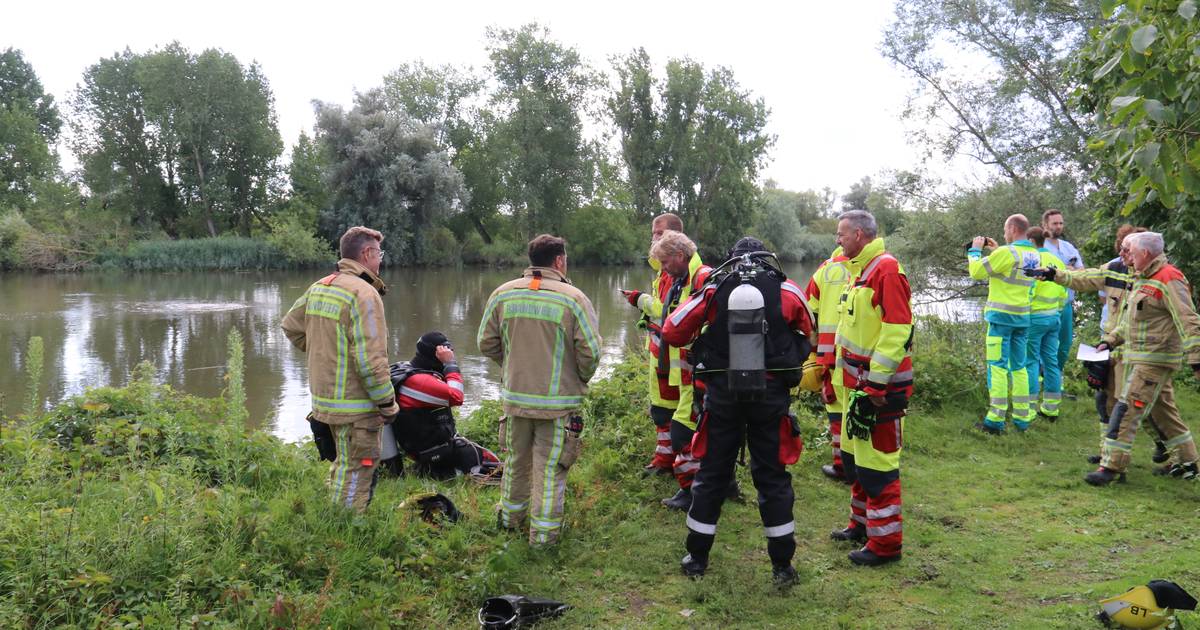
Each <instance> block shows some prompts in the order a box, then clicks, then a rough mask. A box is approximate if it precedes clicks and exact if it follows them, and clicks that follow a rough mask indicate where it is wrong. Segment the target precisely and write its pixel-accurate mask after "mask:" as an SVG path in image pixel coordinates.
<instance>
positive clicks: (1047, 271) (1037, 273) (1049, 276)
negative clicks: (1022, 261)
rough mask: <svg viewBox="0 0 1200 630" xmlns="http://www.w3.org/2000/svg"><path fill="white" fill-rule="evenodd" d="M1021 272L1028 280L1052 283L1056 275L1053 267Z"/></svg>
mask: <svg viewBox="0 0 1200 630" xmlns="http://www.w3.org/2000/svg"><path fill="white" fill-rule="evenodd" d="M1023 271H1024V273H1025V275H1026V276H1028V277H1030V278H1037V279H1039V280H1050V281H1052V282H1053V281H1054V276H1055V275H1057V274H1056V272H1055V270H1054V267H1046V268H1044V269H1025V270H1023Z"/></svg>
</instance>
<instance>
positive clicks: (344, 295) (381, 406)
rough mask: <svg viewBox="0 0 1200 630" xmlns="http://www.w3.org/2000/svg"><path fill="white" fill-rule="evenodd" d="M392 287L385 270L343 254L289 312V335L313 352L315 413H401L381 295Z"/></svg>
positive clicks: (337, 417) (368, 416)
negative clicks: (379, 272)
mask: <svg viewBox="0 0 1200 630" xmlns="http://www.w3.org/2000/svg"><path fill="white" fill-rule="evenodd" d="M386 289H387V285H385V284H384V283H383V281H382V280H380V279H379V276H377V275H375V274H373V273H371V272H370V271H369V270H368V269H367V268H366V267H364V266H362V265H361V264H359V263H358V262H357V261H354V260H351V259H348V258H343V259H341V260H339V261H338V270H337V273H333V274H330V275H328V276H326V277H324V278H322V279H320V280H318V281H317V282H315V283H313V284H312V286H310V287H308V290H306V291H305V292H304V295H301V296H300V298H299V299H298V300H296V302H295V304H293V305H292V308H291V309H290V310H289V311H288V313H287V315H286V316H285V317H284V318H283V323H282V327H283V331H284V333H285V334H286V335H287V338H288V340H289V341H291V342H292V345H294V346H296V347H297V348H299V349H300V351H302V352H304V353H305V354H306V355H307V359H308V385H309V389H310V390H311V391H312V399H313V411H314V415H315V416H316V418H317V420H319V421H321V422H324V423H325V424H331V425H338V424H350V423H354V422H358V421H362V420H372V419H375V418H378V417H379V416H380V415H381V414H382V415H388V416H390V415H394V414H395V409H396V407H395V392H394V391H393V389H392V381H391V376H390V373H389V371H388V358H387V347H388V344H387V321H386V320H385V319H384V315H383V300H382V299H381V298H380V292H381V291H385V290H386Z"/></svg>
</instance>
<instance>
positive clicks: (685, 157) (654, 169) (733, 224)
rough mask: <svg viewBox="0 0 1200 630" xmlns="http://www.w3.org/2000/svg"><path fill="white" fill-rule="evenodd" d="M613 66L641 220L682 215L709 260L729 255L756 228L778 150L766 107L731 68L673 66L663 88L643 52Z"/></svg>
mask: <svg viewBox="0 0 1200 630" xmlns="http://www.w3.org/2000/svg"><path fill="white" fill-rule="evenodd" d="M614 65H615V67H616V70H617V74H618V78H619V80H620V84H619V86H618V88H617V90H616V92H615V93H614V94H613V95H612V96H610V98H609V100H608V106H609V111H610V113H611V114H612V116H613V119H614V121H615V123H616V125H617V128H618V130H619V132H620V134H621V144H622V157H623V158H624V159H625V163H626V170H627V173H628V178H629V188H630V189H631V190H632V193H633V198H634V203H635V207H637V209H638V212H639V214H641V215H642V217H643V218H645V216H646V215H648V214H653V213H656V212H658V211H659V209H665V210H670V211H672V212H675V213H676V214H678V215H679V216H680V217H681V218H683V219H684V225H685V226H686V228H687V231H688V234H689V235H691V236H692V238H693V239H694V240H695V241H696V242H697V243H698V244H699V245H700V247H701V249H702V251H703V252H704V253H705V255H707V256H710V257H714V256H716V257H719V256H721V255H724V253H725V252H726V251H727V250H728V247H729V246H730V245H732V242H725V241H729V240H730V239H733V238H736V236H734V235H737V234H739V233H740V232H742V231H744V229H745V226H747V225H750V224H752V223H753V215H754V211H755V207H756V206H757V204H758V187H757V186H756V185H755V180H756V179H757V178H758V172H759V170H760V169H761V167H762V165H763V162H764V160H765V157H766V152H767V150H768V149H769V148H770V146H771V145H772V144H773V143H774V137H773V136H771V135H769V134H767V133H765V131H764V129H765V127H766V123H767V115H768V111H767V108H766V105H765V103H764V102H763V100H762V99H761V98H760V99H754V98H752V97H751V95H750V94H749V93H747V92H745V91H743V90H742V89H741V87H740V86H739V85H738V83H737V81H736V79H734V76H733V73H732V72H731V71H729V70H728V69H726V68H715V69H713V70H709V71H706V70H705V68H704V67H703V66H702V65H701V64H699V63H697V62H694V61H691V60H689V59H673V60H670V61H669V62H668V63H667V67H666V77H665V79H664V81H663V82H661V83H658V82H656V81H655V80H654V77H653V75H652V74H651V72H650V61H649V58H648V56H647V55H646V54H645V51H643V50H640V49H639V50H637V51H634V52H633V53H632V54H630V55H629V56H627V57H623V58H622V57H618V58H616V59H614ZM656 87H657V91H655V88H656Z"/></svg>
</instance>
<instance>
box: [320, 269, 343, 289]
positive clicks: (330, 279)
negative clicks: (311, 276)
mask: <svg viewBox="0 0 1200 630" xmlns="http://www.w3.org/2000/svg"><path fill="white" fill-rule="evenodd" d="M339 273H341V272H340V271H335V272H333V273H331V274H329V275H328V276H325V277H324V278H321V279H320V280H317V282H318V283H319V284H323V285H325V286H329V285H331V284H333V279H334V278H336V277H338V274H339Z"/></svg>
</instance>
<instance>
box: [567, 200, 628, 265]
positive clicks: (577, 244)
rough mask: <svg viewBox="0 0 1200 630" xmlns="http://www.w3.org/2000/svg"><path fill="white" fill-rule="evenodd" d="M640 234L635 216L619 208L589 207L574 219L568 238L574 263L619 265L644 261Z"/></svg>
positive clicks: (575, 214) (569, 222)
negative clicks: (634, 222)
mask: <svg viewBox="0 0 1200 630" xmlns="http://www.w3.org/2000/svg"><path fill="white" fill-rule="evenodd" d="M640 234H641V230H638V229H637V228H635V227H634V225H633V214H632V213H630V212H626V211H624V210H622V209H619V208H605V207H603V206H599V205H586V206H584V207H582V208H580V209H579V210H578V211H577V212H575V213H574V214H573V215H571V218H570V219H569V220H568V222H567V229H566V232H565V236H566V239H567V244H568V245H567V248H568V251H569V253H570V254H571V260H572V261H576V260H577V261H578V262H580V263H597V264H602V265H618V264H624V263H629V262H633V261H634V260H636V259H638V258H639V257H641V255H642V254H644V252H640V251H638V250H639V246H642V245H644V244H645V243H644V242H643V239H642V238H639V235H640Z"/></svg>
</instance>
